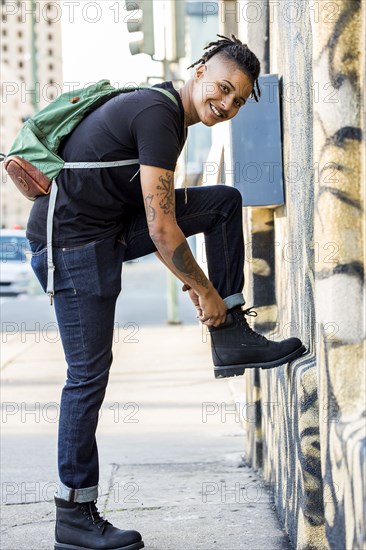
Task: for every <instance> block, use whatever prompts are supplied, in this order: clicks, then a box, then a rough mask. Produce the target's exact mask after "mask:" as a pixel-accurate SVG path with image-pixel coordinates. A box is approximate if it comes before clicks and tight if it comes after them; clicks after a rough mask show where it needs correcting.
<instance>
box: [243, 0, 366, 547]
mask: <svg viewBox="0 0 366 550" xmlns="http://www.w3.org/2000/svg"><path fill="white" fill-rule="evenodd" d="M238 4H239V6H240V14H239V15H240V17H241V24H240V25H239V35H240V34H241V38H244V39H245V38H247V39H248V40H247V41H248V44H249V47H251V48H252V49H253V50H254V51H256V47H255V43H256V41H258V33H257V34H256V33H254V32H253V28H254V27H255V25H257V26H258V22H255V20H254V13H255V12H254V11H253V5H254V4H257V5H258V6H259V7H261V8H263V6H264V5H266V6H267V8H268V7H269V9H267V10H266V11H265V10H263V9H262V17H264V16H265V17H268V29H269V72H270V73H277V74H279V76H280V77H281V79H282V95H281V104H282V127H283V163H284V168H285V170H284V173H285V189H286V205H285V206H284V207H281V208H277V209H276V210H275V211H274V212H273V213H272V214H267V219H266V218H265V216H263V215H258V213H256V212H255V211H254V210H252V211H250V210H249V209H248V210H249V211H247V212H246V213H245V222H246V223H245V232H246V235H247V239H250V241H251V242H252V243H254V244H255V243H258V240H259V241H260V239H261V232H262V235H263V231H267V236H268V234H272V235H273V239H274V242H273V250H274V269H270V270H266V269H263V259H262V260H261V261H259V262H257V265H256V258H255V248H253V250H252V254H251V260H250V262H249V261H247V264H246V271H248V272H252V273H253V272H254V273H257V274H258V266H261V267H262V268H261V270H260V275H261V276H262V278H263V277H268V285H273V284H274V286H275V304H273V303H270V302H271V300H269V301H268V302H267V304H266V303H263V299H262V300H261V306H262V307H261V308H259V310H258V312H259V326H258V328H262V329H263V328H267V329H268V327H272V330H271V331H270V332H271V334H270V337H273V338H275V339H277V338H278V339H279V338H285V337H289V336H299V337H301V338H302V340H303V341H304V343H305V345H306V346H307V348H308V353H307V354H306V355H305V356H303V357H302V358H300V359H299V360H297V361H295V362H294V363H292V364H290V365H286V366H284V367H280V368H278V369H275V370H272V371H268V372H266V371H258V372H249V373H248V372H247V373H246V375H245V378H246V390H245V391H246V400H247V402H250V403H256V407H255V411H256V422H255V423H247V424H246V427H247V448H246V452H247V458H248V461H249V462H250V463H251V464H252V465H253V466H254V467H257V468H261V469H262V472H263V476H264V478H265V479H266V481H268V482H269V483H270V484H271V486H272V488H273V493H274V500H275V505H276V508H277V511H278V514H279V517H280V519H281V521H282V522H283V524H284V526H285V528H286V530H287V532H288V533H289V535H290V538H291V541H292V543H293V545H294V547H296V548H298V549H324V548H331V549H334V550H343V549H347V550H358V549H362V548H366V520H365V517H366V509H365V508H366V494H365V492H366V490H365V478H366V473H365V462H366V439H365V438H366V430H365V425H366V389H365V379H366V374H365V361H364V349H365V348H364V338H365V317H364V308H365V292H364V266H365V233H364V228H365V211H364V181H365V157H364V151H365V139H364V130H365V115H364V103H365V95H364V94H365V29H366V25H365V17H366V16H365V12H366V3H365V2H363V1H361V0H333V1H332V2H320V1H319V2H318V1H312V2H310V1H308V0H302V1H301V2H299V1H293V0H292V1H291V0H278V1H277V2H271V0H269V2H267V0H261V1H259V0H257V2H239V3H238ZM250 5H252V6H250ZM243 7H245V8H246V11H243V9H242V8H243ZM249 8H251V9H252V11H248V10H249ZM257 13H259V12H258V11H257ZM243 14H246V16H247V17H246V21H244V23H243V21H242V19H243ZM250 18H252V19H250ZM260 25H261V26H262V27H263V20H261V21H260ZM251 27H252V28H251ZM251 36H253V37H255V39H254V41H253V43H251V42H250V37H251ZM262 39H263V37H262ZM258 47H259V46H258ZM259 49H263V48H259ZM271 215H272V219H271ZM261 220H262V223H261ZM246 281H247V283H248V284H249V286H250V288H247V290H246V297H247V301H248V302H250V301H251V299H253V296H254V297H255V294H256V292H257V291H258V288H260V287H258V285H256V281H255V276H253V275H248V277H247V279H246ZM261 287H262V288H263V280H262V281H261ZM254 301H255V300H254ZM252 303H253V302H252Z"/></svg>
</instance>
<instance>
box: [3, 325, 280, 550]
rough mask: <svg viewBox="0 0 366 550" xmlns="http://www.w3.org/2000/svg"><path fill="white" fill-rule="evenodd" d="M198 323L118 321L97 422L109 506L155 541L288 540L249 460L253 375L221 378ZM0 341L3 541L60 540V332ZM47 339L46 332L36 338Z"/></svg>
mask: <svg viewBox="0 0 366 550" xmlns="http://www.w3.org/2000/svg"><path fill="white" fill-rule="evenodd" d="M205 339H206V337H205V335H204V334H203V333H202V332H201V329H200V328H199V327H198V326H197V325H192V326H159V327H146V326H142V327H139V326H137V325H134V324H131V326H130V327H128V326H125V327H124V329H123V330H120V331H118V332H117V331H116V333H115V344H114V364H113V367H112V371H111V376H110V383H109V386H108V390H107V395H106V398H105V401H104V404H103V408H102V413H101V418H100V423H99V427H98V442H99V458H100V471H101V478H100V494H101V496H100V499H99V501H98V502H99V507H100V509H101V510H102V511H103V513H105V515H106V517H107V518H108V519H109V520H110V521H112V522H113V523H115V524H116V525H117V526H119V527H121V528H125V529H127V528H133V529H137V530H139V531H141V533H142V535H143V538H144V542H145V547H146V548H147V549H148V550H199V549H202V550H214V549H220V550H223V549H225V550H234V549H244V548H245V549H250V550H256V549H258V550H264V549H270V550H272V549H273V550H274V549H281V550H284V549H287V548H289V546H288V538H287V536H286V535H285V534H284V533H283V531H282V530H281V529H280V527H279V524H278V522H277V519H276V516H275V512H274V511H273V509H272V504H271V498H270V495H269V493H268V492H267V490H266V489H265V487H264V486H263V483H262V482H261V480H260V479H259V478H258V476H257V475H256V474H255V473H254V472H253V471H252V470H250V469H249V468H248V467H247V466H246V465H245V460H244V453H245V440H244V431H243V428H242V424H241V421H242V420H243V418H244V417H245V412H244V408H243V407H242V406H241V405H240V404H239V403H238V402H237V403H234V397H233V396H238V395H241V394H243V383H244V378H243V377H239V378H236V379H229V380H228V381H227V380H215V379H214V377H213V369H212V364H211V358H210V353H209V347H208V344H207V343H204V342H203V341H204V340H205ZM4 340H5V339H4V338H3V344H2V348H3V349H2V364H3V367H2V368H3V370H2V484H1V488H2V527H1V549H3V550H22V549H24V550H25V549H26V550H41V549H52V548H53V531H54V505H53V493H54V489H55V483H56V480H57V471H56V438H57V419H58V413H59V410H58V402H59V396H60V391H61V388H62V384H63V382H64V378H65V364H64V359H63V352H62V348H61V344H60V341H59V337H58V334H57V333H51V332H50V333H47V332H45V333H42V334H40V335H38V336H37V335H36V334H17V335H13V336H11V337H9V338H7V341H6V343H4ZM35 340H39V341H35Z"/></svg>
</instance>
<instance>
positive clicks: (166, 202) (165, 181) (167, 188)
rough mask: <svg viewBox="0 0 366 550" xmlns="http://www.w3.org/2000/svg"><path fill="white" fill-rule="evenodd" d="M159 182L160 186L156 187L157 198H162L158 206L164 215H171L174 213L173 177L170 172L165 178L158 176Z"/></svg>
mask: <svg viewBox="0 0 366 550" xmlns="http://www.w3.org/2000/svg"><path fill="white" fill-rule="evenodd" d="M159 181H160V183H161V185H158V186H157V190H158V193H157V196H158V197H162V198H161V200H160V202H159V206H160V208H161V209H162V210H163V212H164V214H172V213H174V211H175V208H174V178H173V175H172V174H171V173H170V172H167V173H166V175H165V178H164V177H163V176H160V178H159Z"/></svg>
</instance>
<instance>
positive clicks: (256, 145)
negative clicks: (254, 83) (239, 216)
mask: <svg viewBox="0 0 366 550" xmlns="http://www.w3.org/2000/svg"><path fill="white" fill-rule="evenodd" d="M279 84H280V83H279V78H278V75H263V76H261V77H260V78H259V87H260V89H261V97H260V98H259V102H258V103H257V102H256V101H255V99H248V101H247V103H246V104H245V106H244V107H242V108H241V109H240V110H239V113H238V114H237V115H236V116H235V117H234V118H233V119H232V120H231V121H230V141H231V155H230V156H231V158H230V164H231V167H230V172H231V174H230V175H231V177H230V180H231V184H232V185H233V186H234V187H237V188H238V189H239V190H240V191H241V194H242V197H243V206H261V207H263V206H268V207H276V206H278V205H281V204H284V191H283V165H282V132H281V111H280V101H279V97H280V93H279ZM227 169H228V168H227V166H226V167H225V170H227Z"/></svg>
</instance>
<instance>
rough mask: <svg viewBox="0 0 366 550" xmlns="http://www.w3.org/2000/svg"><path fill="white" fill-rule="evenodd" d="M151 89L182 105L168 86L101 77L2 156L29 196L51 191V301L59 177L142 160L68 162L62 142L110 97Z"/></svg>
mask: <svg viewBox="0 0 366 550" xmlns="http://www.w3.org/2000/svg"><path fill="white" fill-rule="evenodd" d="M144 88H148V89H151V90H157V91H158V92H161V93H162V94H164V95H165V96H167V97H168V98H169V99H171V101H173V102H174V103H175V105H176V106H178V102H177V100H176V98H175V97H174V95H173V94H171V93H170V92H169V91H168V90H165V89H164V88H155V87H152V88H150V87H149V86H138V87H129V88H115V87H114V86H111V84H110V81H109V80H100V81H99V82H97V83H96V84H92V85H90V86H88V87H86V88H82V89H80V90H73V91H71V92H66V93H64V94H62V95H60V96H59V97H58V98H57V99H55V100H54V101H52V102H51V103H50V104H49V105H47V107H45V108H44V109H42V110H41V111H39V112H38V113H37V114H35V115H34V116H33V117H32V118H30V119H28V120H27V121H26V123H25V124H24V126H23V127H22V128H21V129H20V131H19V133H18V135H17V137H16V138H15V141H14V143H13V145H12V147H11V149H10V151H9V154H8V155H6V156H5V155H1V156H2V160H3V161H4V166H5V170H6V171H7V172H8V174H9V176H10V177H11V179H12V180H13V182H14V183H15V185H16V186H17V187H18V189H19V190H20V191H21V192H22V193H23V195H25V196H26V197H27V198H29V199H31V200H34V199H35V198H36V197H37V196H40V195H47V194H49V193H50V200H49V207H48V215H47V262H48V281H47V293H48V294H49V296H50V299H51V304H52V297H53V295H54V283H53V271H54V265H53V259H52V229H53V214H54V209H55V204H56V197H57V191H58V188H57V184H56V181H55V179H56V177H57V176H58V175H59V174H60V172H61V171H62V170H63V169H83V168H84V169H85V168H88V169H89V168H111V167H116V166H126V165H129V164H139V159H130V160H120V161H110V162H65V161H64V160H63V159H62V158H61V157H60V156H59V155H58V149H59V146H60V143H61V141H62V140H63V139H64V138H65V137H66V136H68V135H69V134H70V133H71V132H72V130H74V128H75V127H76V126H77V125H78V124H79V123H80V122H81V120H82V119H83V118H84V117H85V116H86V115H87V114H89V113H90V112H92V111H94V110H95V109H97V108H98V107H100V106H101V105H103V103H106V102H107V101H108V100H109V99H112V98H113V97H115V96H117V95H119V94H121V93H127V92H133V91H136V90H139V89H144Z"/></svg>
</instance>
